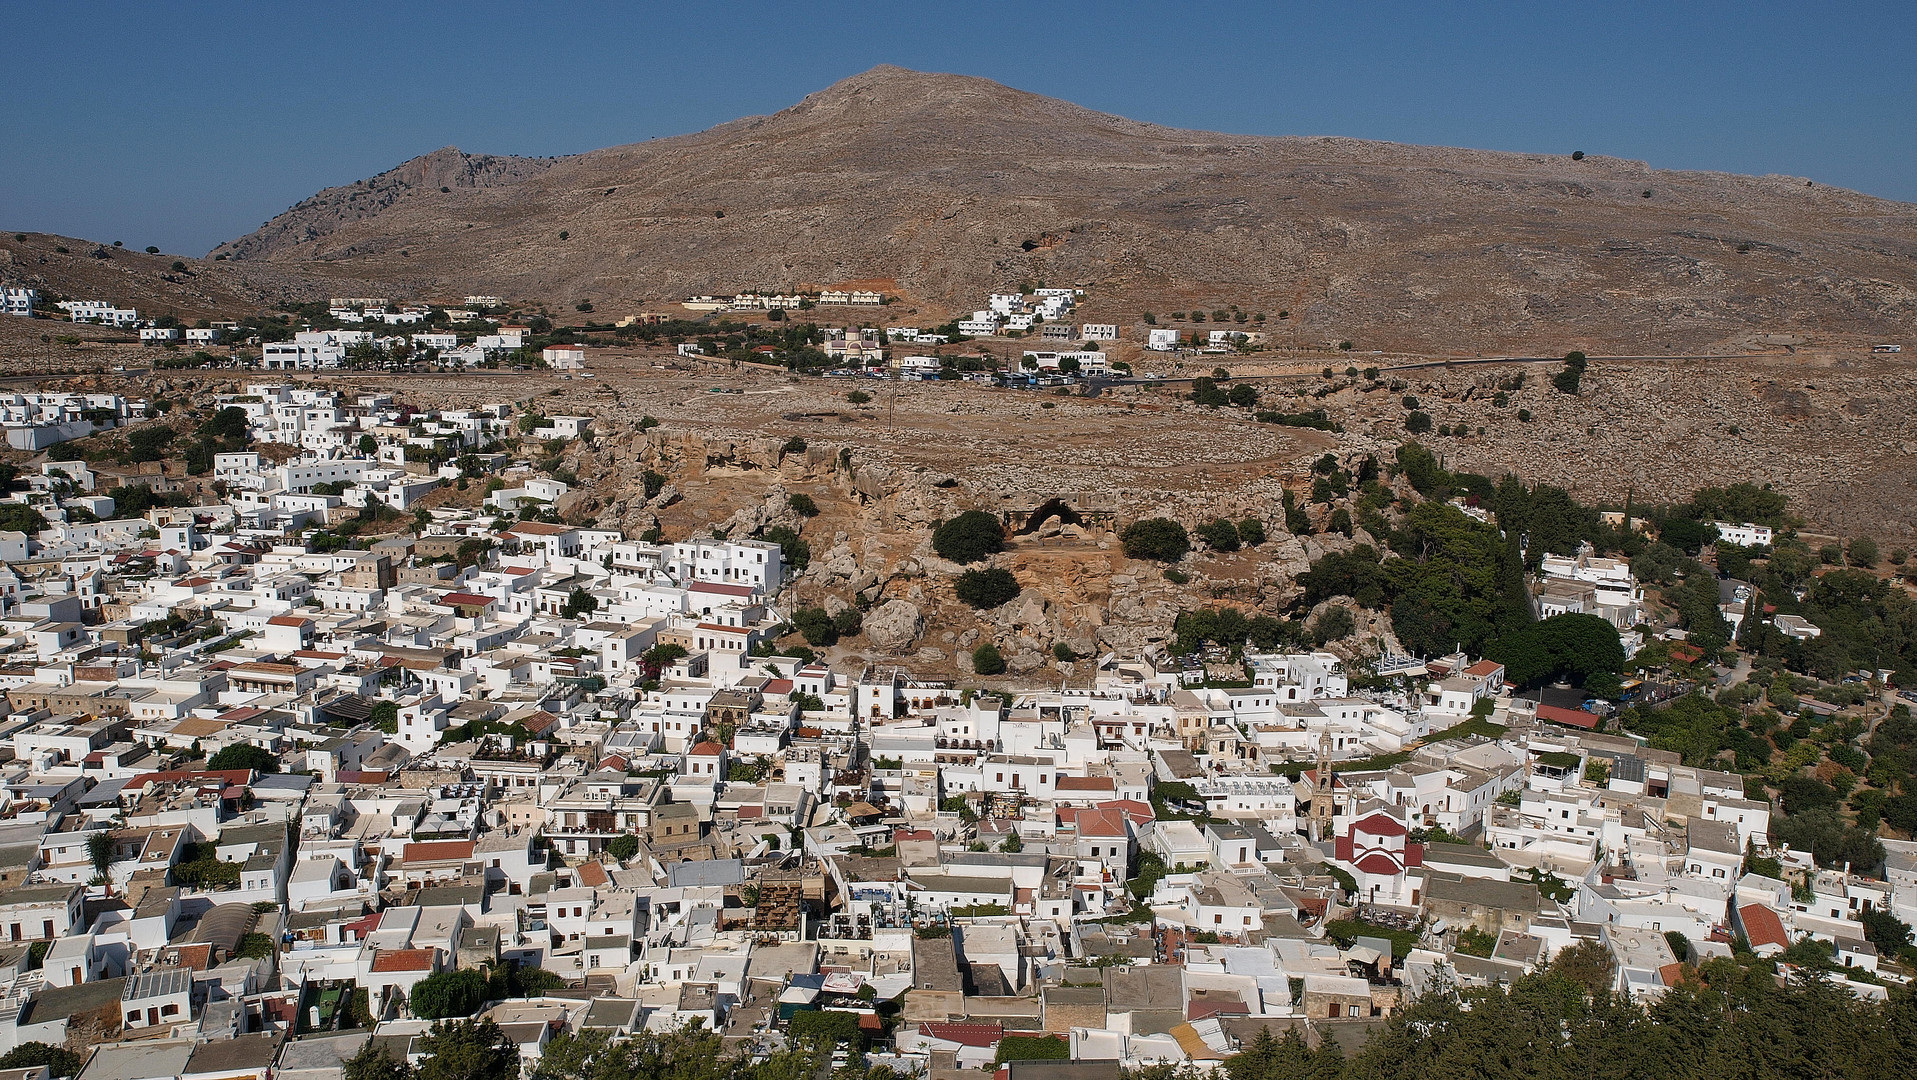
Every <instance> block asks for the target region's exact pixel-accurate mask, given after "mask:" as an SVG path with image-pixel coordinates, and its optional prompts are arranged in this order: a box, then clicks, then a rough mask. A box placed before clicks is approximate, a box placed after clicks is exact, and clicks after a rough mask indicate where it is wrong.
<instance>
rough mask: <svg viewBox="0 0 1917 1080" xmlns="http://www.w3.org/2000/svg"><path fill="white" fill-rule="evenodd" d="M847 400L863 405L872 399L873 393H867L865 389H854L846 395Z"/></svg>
mask: <svg viewBox="0 0 1917 1080" xmlns="http://www.w3.org/2000/svg"><path fill="white" fill-rule="evenodd" d="M845 400H847V401H849V402H851V403H852V404H854V405H863V404H865V403H866V402H868V401H871V400H872V395H871V394H868V393H866V392H865V391H863V390H854V391H852V392H851V393H849V394H847V395H845Z"/></svg>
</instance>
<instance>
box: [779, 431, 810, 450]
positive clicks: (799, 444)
mask: <svg viewBox="0 0 1917 1080" xmlns="http://www.w3.org/2000/svg"><path fill="white" fill-rule="evenodd" d="M779 453H781V454H803V453H805V440H804V439H803V438H800V437H799V436H797V435H794V436H792V437H791V438H790V439H787V440H786V441H785V445H784V446H782V447H780V448H779Z"/></svg>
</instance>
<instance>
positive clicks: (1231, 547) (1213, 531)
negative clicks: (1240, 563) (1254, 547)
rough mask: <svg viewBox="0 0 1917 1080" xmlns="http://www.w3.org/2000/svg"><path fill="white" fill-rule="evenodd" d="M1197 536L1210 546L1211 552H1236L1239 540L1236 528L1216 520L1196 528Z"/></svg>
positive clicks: (1219, 519)
mask: <svg viewBox="0 0 1917 1080" xmlns="http://www.w3.org/2000/svg"><path fill="white" fill-rule="evenodd" d="M1198 536H1199V538H1200V539H1202V540H1204V541H1205V543H1207V544H1209V545H1211V549H1212V550H1213V551H1237V550H1238V544H1239V538H1238V526H1236V525H1234V524H1232V523H1231V522H1229V521H1227V520H1225V519H1224V518H1218V519H1217V520H1215V521H1208V522H1206V523H1205V524H1203V525H1200V526H1199V527H1198Z"/></svg>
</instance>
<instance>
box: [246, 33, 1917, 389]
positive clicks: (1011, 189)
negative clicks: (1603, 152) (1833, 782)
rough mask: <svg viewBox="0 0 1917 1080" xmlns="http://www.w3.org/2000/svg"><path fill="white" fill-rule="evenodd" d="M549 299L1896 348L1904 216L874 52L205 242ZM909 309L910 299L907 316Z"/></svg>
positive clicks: (1612, 344) (282, 262)
mask: <svg viewBox="0 0 1917 1080" xmlns="http://www.w3.org/2000/svg"><path fill="white" fill-rule="evenodd" d="M216 253H226V254H229V255H230V256H232V257H233V258H234V259H236V260H238V261H240V262H241V263H242V264H244V265H256V264H261V263H265V264H270V265H273V266H276V267H297V268H301V269H303V270H311V271H324V272H328V273H337V274H340V275H343V276H350V277H355V278H363V279H370V280H376V281H381V282H385V283H388V288H389V289H390V290H391V291H393V292H399V293H404V292H407V291H411V292H413V293H415V294H422V295H423V294H427V293H435V294H438V295H460V294H463V293H466V292H474V291H481V292H491V293H499V294H504V295H510V296H514V297H519V298H524V299H529V300H536V301H542V302H545V303H548V304H551V305H553V307H554V308H555V309H557V310H570V309H571V306H572V305H573V304H574V303H576V302H577V301H580V300H584V299H590V300H592V301H593V302H594V304H595V306H596V308H597V310H598V311H600V312H604V313H617V312H621V311H624V310H628V309H636V308H638V307H642V306H643V307H654V306H657V305H658V304H660V303H661V302H664V301H669V300H672V299H677V298H680V297H682V296H684V295H686V294H690V293H698V292H729V291H734V290H738V289H742V288H750V287H755V286H770V287H787V286H803V285H808V284H810V285H820V284H833V283H838V282H844V281H852V280H867V281H870V280H886V281H892V282H895V283H896V285H897V289H896V291H897V292H898V293H899V294H900V295H901V296H902V297H903V298H904V299H905V301H906V310H907V311H909V310H911V309H918V310H917V314H918V315H919V316H920V318H919V319H918V321H921V322H925V321H929V320H930V319H931V318H932V317H935V316H936V317H939V318H943V317H944V316H945V315H948V314H950V313H952V312H953V311H956V310H959V309H961V308H969V307H970V306H971V305H972V304H974V303H976V301H977V298H978V297H979V296H980V294H982V293H983V292H985V291H987V290H990V289H994V288H1002V287H1007V286H1015V285H1017V284H1020V283H1036V282H1038V281H1041V280H1042V281H1047V282H1050V283H1052V284H1064V283H1072V284H1078V285H1084V286H1087V287H1089V288H1090V289H1091V290H1092V292H1093V295H1094V298H1095V301H1094V303H1093V305H1092V306H1091V307H1090V309H1089V310H1087V311H1086V312H1085V315H1086V317H1087V318H1096V319H1103V320H1112V321H1118V322H1121V323H1134V324H1135V323H1136V321H1137V320H1138V318H1139V316H1140V315H1141V314H1142V312H1144V311H1147V310H1150V311H1156V312H1164V311H1167V310H1183V309H1188V308H1191V307H1194V306H1202V307H1203V308H1206V309H1212V308H1218V307H1225V306H1228V305H1232V304H1236V305H1238V306H1240V307H1242V308H1243V309H1245V310H1247V311H1264V312H1267V313H1268V314H1270V315H1272V316H1274V317H1275V316H1276V314H1277V313H1278V312H1279V311H1289V312H1290V313H1291V317H1290V318H1289V319H1286V320H1284V321H1283V322H1274V324H1273V325H1276V326H1278V327H1280V329H1281V331H1282V333H1281V335H1280V336H1281V338H1284V339H1286V341H1287V343H1296V344H1304V345H1315V344H1320V343H1322V342H1325V341H1337V340H1342V339H1351V340H1354V341H1356V342H1357V343H1358V347H1359V348H1360V349H1365V348H1382V349H1407V350H1425V351H1470V352H1477V351H1484V350H1494V349H1529V348H1537V349H1551V350H1557V351H1562V350H1563V349H1565V348H1569V347H1582V348H1584V349H1586V350H1587V351H1591V352H1626V353H1645V352H1657V351H1661V350H1674V349H1683V350H1699V349H1704V348H1709V347H1712V346H1715V345H1717V344H1719V343H1722V342H1725V341H1729V340H1741V339H1743V338H1745V337H1748V336H1749V335H1750V334H1753V333H1790V334H1799V335H1811V336H1813V337H1816V338H1820V339H1825V340H1829V339H1831V338H1832V337H1833V336H1836V337H1840V338H1841V337H1843V336H1845V335H1854V336H1863V337H1869V336H1879V335H1890V334H1894V333H1896V332H1897V331H1898V330H1900V329H1902V328H1906V327H1907V326H1908V325H1909V321H1910V319H1911V318H1912V317H1913V316H1914V315H1917V207H1914V206H1912V205H1910V204H1905V203H1897V202H1890V201H1886V200H1883V199H1876V198H1871V197H1869V196H1865V195H1860V194H1857V193H1855V192H1849V191H1842V190H1837V189H1833V188H1827V187H1824V186H1822V185H1818V184H1814V183H1811V182H1809V181H1806V180H1803V179H1799V178H1789V177H1749V176H1734V175H1726V174H1719V173H1698V172H1670V171H1660V170H1654V169H1651V168H1649V167H1647V166H1646V165H1644V164H1643V163H1640V162H1633V161H1624V160H1617V159H1611V158H1604V157H1597V156H1593V157H1586V158H1584V159H1582V160H1573V159H1572V158H1571V157H1570V156H1568V155H1537V154H1510V153H1490V152H1482V151H1472V150H1457V149H1445V148H1434V147H1417V146H1404V145H1396V144H1388V143H1376V142H1365V141H1360V140H1355V139H1339V138H1304V137H1282V138H1268V137H1251V136H1235V135H1218V134H1211V133H1206V132H1194V131H1181V130H1176V129H1171V128H1164V127H1158V126H1154V125H1149V124H1142V123H1136V122H1133V121H1130V120H1126V119H1123V118H1120V117H1115V116H1109V115H1105V114H1102V113H1096V112H1092V111H1090V110H1086V109H1083V108H1080V107H1078V106H1075V105H1071V104H1069V103H1066V102H1062V101H1057V100H1053V99H1049V98H1044V97H1039V96H1036V95H1032V94H1027V93H1022V92H1020V91H1016V90H1012V89H1009V88H1007V87H1004V86H1001V85H998V84H996V83H993V82H989V81H987V80H983V79H977V78H970V77H964V76H956V75H932V74H921V73H917V72H910V71H905V70H902V69H899V68H892V67H881V68H875V69H873V70H872V71H869V72H866V73H864V74H862V75H858V76H855V77H853V78H850V79H846V80H844V81H843V82H840V83H838V84H836V85H834V86H832V87H830V88H828V89H826V90H824V91H821V92H820V93H817V94H814V95H812V96H811V97H808V98H806V99H805V100H804V101H802V102H800V103H799V104H797V105H795V106H793V107H792V108H789V109H786V110H784V111H782V112H779V113H776V114H774V115H772V116H765V117H752V118H747V119H743V120H738V121H734V122H732V123H728V124H724V125H721V126H719V127H716V128H712V129H710V130H707V131H703V132H699V133H697V134H692V135H684V136H678V137H674V138H667V139H657V140H652V141H649V142H645V143H638V144H633V145H629V146H619V147H612V148H609V149H605V150H599V151H594V152H592V153H587V154H580V155H577V156H574V157H568V158H561V159H554V160H530V159H522V158H501V157H490V156H482V155H471V154H466V153H462V152H460V151H457V150H453V149H450V148H449V149H445V150H440V151H436V152H435V153H433V154H430V155H428V156H426V157H423V158H418V159H415V160H413V161H410V162H407V163H406V164H404V165H401V166H400V167H398V168H396V169H394V170H392V171H390V172H387V173H383V174H381V175H380V176H378V177H374V178H372V179H370V180H367V181H362V182H360V183H358V184H355V185H353V186H351V187H345V188H337V189H332V190H330V191H327V192H323V193H321V194H320V195H318V196H315V197H314V198H312V199H309V200H307V201H306V202H303V203H301V204H300V205H298V206H296V207H294V208H293V209H291V210H289V211H288V212H287V213H286V214H283V215H281V216H280V217H278V218H276V219H274V220H273V221H271V222H268V223H267V224H266V226H265V227H263V228H262V229H261V230H259V231H258V232H255V233H253V234H251V235H249V236H246V237H242V238H240V239H237V240H234V241H232V242H231V243H229V244H225V245H222V246H221V247H220V248H218V249H216ZM898 315H899V317H905V312H903V311H902V312H899V313H898Z"/></svg>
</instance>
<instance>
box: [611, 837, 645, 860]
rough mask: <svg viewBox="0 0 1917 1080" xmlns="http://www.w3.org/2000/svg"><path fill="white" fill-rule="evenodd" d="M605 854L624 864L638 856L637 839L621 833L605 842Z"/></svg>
mask: <svg viewBox="0 0 1917 1080" xmlns="http://www.w3.org/2000/svg"><path fill="white" fill-rule="evenodd" d="M606 854H608V855H610V856H612V857H613V858H615V859H618V860H619V861H620V862H625V861H626V860H627V859H630V858H632V857H633V856H634V855H637V854H639V838H638V837H636V836H633V835H632V834H630V833H621V834H619V835H618V836H615V837H613V838H612V839H611V840H608V841H606Z"/></svg>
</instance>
